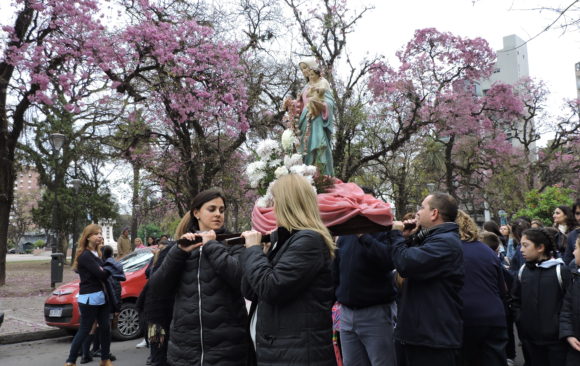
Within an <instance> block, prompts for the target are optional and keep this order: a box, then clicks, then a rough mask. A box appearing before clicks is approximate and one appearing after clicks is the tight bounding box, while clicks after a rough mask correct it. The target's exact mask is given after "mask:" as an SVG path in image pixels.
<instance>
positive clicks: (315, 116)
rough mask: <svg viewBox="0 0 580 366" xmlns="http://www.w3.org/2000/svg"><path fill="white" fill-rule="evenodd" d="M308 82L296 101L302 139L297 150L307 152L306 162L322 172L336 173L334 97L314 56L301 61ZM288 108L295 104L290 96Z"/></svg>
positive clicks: (329, 174) (286, 106)
mask: <svg viewBox="0 0 580 366" xmlns="http://www.w3.org/2000/svg"><path fill="white" fill-rule="evenodd" d="M299 66H300V70H302V74H303V75H304V77H305V78H306V80H307V81H308V83H307V84H306V85H305V86H304V88H303V89H302V93H301V95H300V99H299V100H297V101H296V104H298V106H299V107H300V110H301V111H302V112H301V114H300V118H299V123H298V130H299V131H297V132H298V133H297V135H298V138H299V141H300V145H299V146H298V152H300V153H302V154H304V163H305V164H308V165H316V166H317V167H318V168H319V170H320V173H321V174H324V175H328V176H334V164H333V160H332V132H333V122H334V98H333V96H332V91H331V90H330V84H329V83H328V80H326V79H325V78H324V77H322V76H321V73H320V68H319V66H318V64H317V62H316V60H314V59H306V60H302V61H300V63H299ZM284 107H285V108H286V109H289V108H292V107H294V106H293V105H292V102H291V101H289V100H287V101H286V102H285V103H284Z"/></svg>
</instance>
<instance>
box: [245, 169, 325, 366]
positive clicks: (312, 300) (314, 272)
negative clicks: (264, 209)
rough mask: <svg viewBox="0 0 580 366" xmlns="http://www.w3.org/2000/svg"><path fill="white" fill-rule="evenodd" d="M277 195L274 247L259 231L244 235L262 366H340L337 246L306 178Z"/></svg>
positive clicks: (283, 183)
mask: <svg viewBox="0 0 580 366" xmlns="http://www.w3.org/2000/svg"><path fill="white" fill-rule="evenodd" d="M272 195H273V196H274V211H275V213H276V223H277V225H278V229H277V230H276V231H274V232H273V233H272V238H271V239H272V246H271V247H270V248H269V249H268V248H266V250H264V249H263V248H262V247H261V246H260V241H261V234H260V233H259V232H257V231H246V232H244V233H243V234H242V236H244V237H245V238H246V248H247V250H246V251H245V252H244V254H243V256H242V259H243V266H244V280H243V291H244V295H245V296H246V298H248V299H250V300H251V301H252V309H251V314H252V318H251V319H252V320H251V323H250V333H251V334H252V339H253V341H254V345H255V349H256V356H257V364H258V365H259V366H260V365H264V366H266V365H286V366H289V365H296V366H308V365H316V366H336V358H335V355H334V349H333V344H332V314H331V308H332V304H333V300H334V286H333V281H332V275H331V261H332V257H333V256H334V251H335V249H336V246H335V245H334V241H333V239H332V237H331V236H330V233H329V232H328V229H327V228H326V226H324V224H323V223H322V220H321V219H320V212H319V209H318V203H317V201H316V194H315V193H314V191H313V190H312V186H311V185H310V183H308V182H307V181H306V179H304V177H302V176H298V175H295V174H289V175H285V176H283V177H281V178H279V179H278V180H277V181H276V183H275V184H274V186H273V187H272ZM264 251H266V253H264Z"/></svg>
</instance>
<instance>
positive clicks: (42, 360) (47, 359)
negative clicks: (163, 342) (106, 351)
mask: <svg viewBox="0 0 580 366" xmlns="http://www.w3.org/2000/svg"><path fill="white" fill-rule="evenodd" d="M71 341H72V337H62V338H55V339H48V340H42V341H35V342H25V343H17V344H8V345H0V365H2V366H62V365H64V362H65V361H66V358H67V356H68V352H69V349H70V344H71ZM139 341H141V339H135V340H132V341H126V342H113V343H112V344H111V353H113V355H115V356H116V357H117V361H115V362H113V364H114V365H115V366H144V365H145V361H146V359H147V356H148V355H149V349H148V348H141V349H137V348H135V345H136V344H137V343H139ZM80 361H81V359H80V357H79V358H78V359H77V365H80ZM98 364H99V360H97V359H95V360H94V361H93V362H90V363H87V364H85V365H87V366H97V365H98Z"/></svg>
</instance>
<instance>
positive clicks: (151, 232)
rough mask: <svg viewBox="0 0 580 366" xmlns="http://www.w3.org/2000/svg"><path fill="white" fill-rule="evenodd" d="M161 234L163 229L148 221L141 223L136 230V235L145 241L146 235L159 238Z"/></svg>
mask: <svg viewBox="0 0 580 366" xmlns="http://www.w3.org/2000/svg"><path fill="white" fill-rule="evenodd" d="M162 234H165V233H164V232H163V230H162V229H161V228H160V227H159V226H158V225H156V224H152V223H148V224H145V225H141V227H139V230H137V236H138V237H139V238H141V239H142V240H143V242H144V243H145V242H146V241H147V237H149V236H152V237H154V238H159V237H160V236H161V235H162Z"/></svg>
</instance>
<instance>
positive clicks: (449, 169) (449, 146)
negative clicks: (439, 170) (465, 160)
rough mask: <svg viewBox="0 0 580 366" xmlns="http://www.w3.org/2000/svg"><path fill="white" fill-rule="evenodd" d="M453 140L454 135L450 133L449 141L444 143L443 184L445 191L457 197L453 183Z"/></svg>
mask: <svg viewBox="0 0 580 366" xmlns="http://www.w3.org/2000/svg"><path fill="white" fill-rule="evenodd" d="M454 142H455V135H451V136H450V138H449V142H447V143H446V144H445V184H446V185H447V193H449V194H450V195H451V196H453V197H454V198H455V199H457V193H456V192H455V186H454V185H453V155H452V152H453V144H454Z"/></svg>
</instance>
